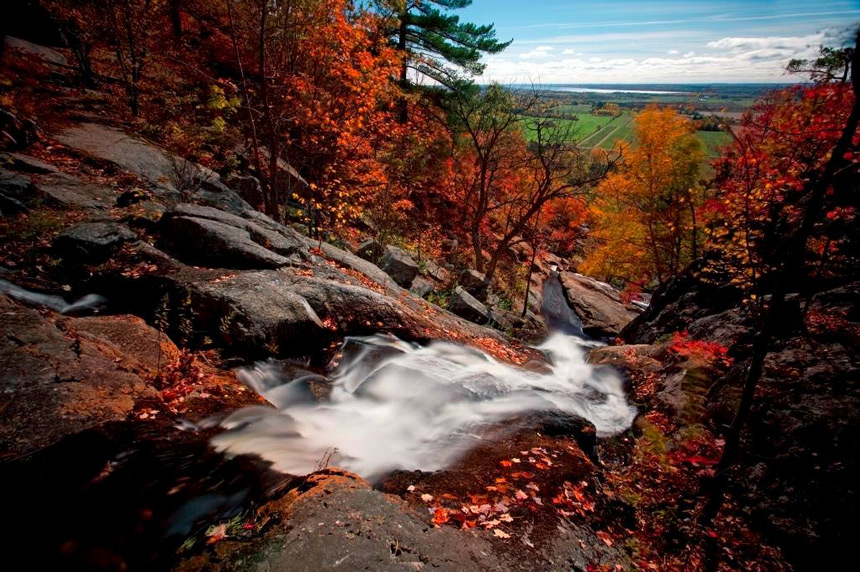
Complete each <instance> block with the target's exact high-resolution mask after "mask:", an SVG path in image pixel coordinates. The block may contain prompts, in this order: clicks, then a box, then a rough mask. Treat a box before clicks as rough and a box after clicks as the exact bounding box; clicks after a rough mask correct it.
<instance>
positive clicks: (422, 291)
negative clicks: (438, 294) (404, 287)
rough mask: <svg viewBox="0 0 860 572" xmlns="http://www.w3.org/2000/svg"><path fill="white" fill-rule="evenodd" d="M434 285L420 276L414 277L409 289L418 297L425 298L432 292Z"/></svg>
mask: <svg viewBox="0 0 860 572" xmlns="http://www.w3.org/2000/svg"><path fill="white" fill-rule="evenodd" d="M435 290H436V287H435V286H434V285H433V283H432V282H430V281H429V280H427V279H425V278H422V277H420V276H418V277H416V278H415V279H414V280H413V281H412V285H411V286H410V287H409V291H410V292H412V293H413V294H415V295H416V296H418V297H419V298H426V297H427V296H428V295H429V294H430V293H432V292H434V291H435Z"/></svg>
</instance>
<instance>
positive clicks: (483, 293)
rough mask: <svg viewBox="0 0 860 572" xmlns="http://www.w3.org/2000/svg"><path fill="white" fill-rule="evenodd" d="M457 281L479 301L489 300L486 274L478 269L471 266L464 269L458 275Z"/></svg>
mask: <svg viewBox="0 0 860 572" xmlns="http://www.w3.org/2000/svg"><path fill="white" fill-rule="evenodd" d="M457 283H458V284H459V285H460V286H461V287H462V288H463V289H464V290H465V291H466V292H468V293H469V294H471V295H472V296H474V297H475V298H477V299H478V300H479V301H481V302H485V301H486V300H487V283H486V276H484V274H482V273H480V272H478V271H477V270H473V269H471V268H467V269H466V270H463V271H462V272H461V273H460V275H459V276H458V277H457Z"/></svg>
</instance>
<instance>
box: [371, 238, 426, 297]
mask: <svg viewBox="0 0 860 572" xmlns="http://www.w3.org/2000/svg"><path fill="white" fill-rule="evenodd" d="M379 267H380V268H381V269H382V270H383V271H384V272H385V273H386V274H388V275H389V276H391V279H392V280H394V281H395V282H396V283H397V284H398V285H399V286H402V287H403V288H409V285H410V284H412V280H414V279H415V277H416V276H417V275H418V263H417V262H415V260H414V259H413V258H412V257H411V256H409V254H408V253H407V252H406V251H405V250H403V249H401V248H397V247H396V246H390V245H389V246H386V247H385V254H384V255H383V257H382V260H381V261H380V262H379Z"/></svg>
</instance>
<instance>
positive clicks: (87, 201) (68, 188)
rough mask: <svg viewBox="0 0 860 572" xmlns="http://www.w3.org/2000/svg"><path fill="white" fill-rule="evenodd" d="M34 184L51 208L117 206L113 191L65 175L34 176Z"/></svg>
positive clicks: (102, 207) (107, 207) (103, 207)
mask: <svg viewBox="0 0 860 572" xmlns="http://www.w3.org/2000/svg"><path fill="white" fill-rule="evenodd" d="M33 182H34V185H35V186H36V189H37V190H38V192H39V193H40V194H41V195H42V196H43V197H44V198H45V199H46V200H47V202H48V203H49V204H50V205H51V206H57V207H74V208H83V209H97V210H104V209H109V208H111V207H113V206H114V204H116V191H114V190H113V189H111V188H108V187H103V186H101V185H94V184H91V183H86V182H84V181H82V180H81V179H79V178H77V177H73V176H72V175H67V174H65V173H51V174H48V175H40V176H34V178H33Z"/></svg>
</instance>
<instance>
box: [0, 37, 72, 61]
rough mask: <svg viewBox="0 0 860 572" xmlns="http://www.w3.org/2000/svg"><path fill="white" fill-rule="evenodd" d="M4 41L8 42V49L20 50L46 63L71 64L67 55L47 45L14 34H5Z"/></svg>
mask: <svg viewBox="0 0 860 572" xmlns="http://www.w3.org/2000/svg"><path fill="white" fill-rule="evenodd" d="M3 43H4V44H6V49H7V50H18V51H20V52H23V53H25V54H28V55H30V56H33V57H36V58H39V59H40V60H42V61H44V62H45V63H49V64H53V65H56V66H67V65H69V61H68V60H67V59H66V56H64V55H63V54H61V53H60V52H58V51H57V50H52V49H51V48H49V47H47V46H41V45H39V44H34V43H33V42H28V41H27V40H22V39H21V38H15V37H12V36H3Z"/></svg>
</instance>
